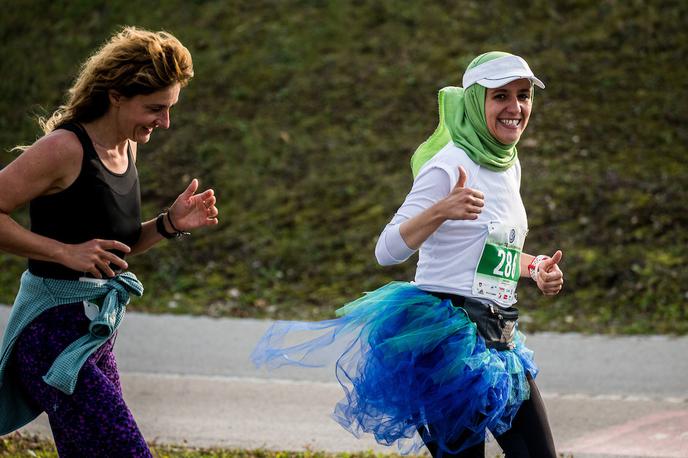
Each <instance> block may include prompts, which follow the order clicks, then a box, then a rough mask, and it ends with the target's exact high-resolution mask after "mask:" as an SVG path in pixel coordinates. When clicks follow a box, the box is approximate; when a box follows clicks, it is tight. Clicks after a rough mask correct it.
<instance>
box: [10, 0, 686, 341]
mask: <svg viewBox="0 0 688 458" xmlns="http://www.w3.org/2000/svg"><path fill="white" fill-rule="evenodd" d="M94 5H95V6H94ZM135 5H136V6H135ZM515 5H518V6H515ZM2 9H3V11H2V15H1V16H0V43H1V44H0V52H1V55H2V56H3V59H1V60H0V71H1V74H2V78H0V93H2V98H0V147H2V149H3V151H2V152H0V166H2V165H4V164H7V163H8V162H9V161H11V160H12V158H13V157H15V153H11V152H9V151H8V150H9V148H11V147H12V146H14V145H16V144H26V143H30V142H32V141H33V140H34V139H35V138H36V137H37V136H38V135H39V131H38V128H37V126H36V124H35V122H34V121H33V120H32V116H33V114H35V113H41V112H45V111H46V110H51V109H53V108H54V107H56V106H57V105H58V104H59V103H60V102H61V100H62V97H63V94H64V92H65V90H66V89H67V88H68V87H69V86H70V83H71V80H72V78H73V77H74V75H75V74H76V71H77V70H78V66H79V64H80V63H81V62H82V61H83V60H84V59H85V58H86V57H87V56H88V54H89V53H90V52H91V51H92V50H93V49H94V48H95V47H97V46H98V45H99V44H100V43H102V41H103V40H105V39H106V38H107V37H108V36H109V35H110V34H111V33H112V32H113V31H114V30H116V28H117V27H118V26H121V25H138V26H141V27H146V28H151V29H155V30H160V29H165V30H168V31H171V32H173V33H174V34H175V35H176V36H177V37H179V38H180V40H181V41H182V42H183V43H185V44H186V46H187V47H188V48H189V49H190V50H191V52H192V54H193V56H194V64H195V71H196V77H195V78H194V80H193V81H192V82H191V85H190V86H189V87H188V88H187V89H185V90H184V91H183V92H182V96H181V100H180V103H179V104H178V106H177V107H175V110H174V112H173V118H172V128H171V129H170V130H169V131H168V132H156V133H155V134H154V135H153V139H152V140H151V142H150V143H149V144H148V145H145V146H144V147H142V148H140V153H139V164H138V165H139V171H140V174H141V180H142V193H143V200H144V203H145V214H146V215H147V216H148V217H153V216H155V215H156V214H157V212H158V210H159V209H160V208H162V207H164V206H166V205H169V203H171V201H172V200H173V198H174V196H175V195H176V194H177V193H178V192H180V191H181V190H183V188H184V186H185V185H186V183H187V182H188V179H189V177H193V176H198V177H200V178H201V179H202V180H203V183H204V185H206V186H212V187H213V188H214V189H215V190H216V192H217V195H218V200H219V206H220V207H221V211H222V218H221V225H220V226H218V227H217V228H214V229H212V230H208V231H206V232H204V233H200V232H199V233H198V234H194V235H193V237H192V238H190V239H188V240H186V241H184V242H182V243H170V242H166V243H165V244H163V245H161V246H160V247H157V248H156V249H154V250H152V251H151V252H149V253H147V254H145V255H142V256H140V257H138V258H134V259H133V260H130V265H131V268H132V270H134V271H135V272H136V273H137V274H138V275H139V277H140V278H141V279H142V281H143V282H144V284H145V286H146V288H147V291H148V292H147V294H145V295H144V297H143V298H142V299H140V300H137V301H136V302H135V303H133V304H132V308H133V309H138V310H145V311H154V312H172V313H176V312H184V313H187V312H191V313H203V314H209V315H212V316H240V317H270V318H278V317H279V318H306V319H314V318H318V319H319V318H324V317H330V316H332V312H333V310H334V309H335V308H336V307H338V306H339V305H341V304H342V303H344V302H347V301H349V300H352V299H354V298H356V297H357V296H358V295H359V294H360V292H361V291H366V290H371V289H374V288H376V287H378V286H380V285H382V284H384V283H386V282H388V281H390V280H393V279H412V275H413V271H414V266H415V259H412V260H409V261H408V262H407V263H405V264H404V265H401V266H398V267H395V268H382V267H379V266H378V265H377V264H376V262H375V259H374V255H373V249H374V246H375V241H376V237H377V235H378V234H379V232H380V231H381V229H382V227H383V226H384V225H385V224H386V223H387V221H388V220H389V218H390V217H391V216H392V215H393V213H394V211H395V210H396V208H397V207H398V205H399V204H400V203H401V201H402V199H403V197H404V196H405V194H406V193H407V192H408V190H409V188H410V185H411V181H412V180H411V173H410V168H409V165H408V163H409V158H410V155H411V153H412V152H413V150H414V149H415V147H416V146H417V145H418V144H419V143H420V142H422V141H423V140H425V138H427V136H428V135H429V134H430V133H431V132H432V131H433V130H434V127H435V126H436V123H437V106H436V93H437V91H438V90H439V89H440V88H442V87H444V86H447V85H459V84H460V78H461V74H462V72H463V69H464V68H465V66H466V64H467V63H468V62H469V61H470V60H471V58H472V57H473V56H475V55H477V54H479V53H482V52H484V51H487V50H493V49H499V50H505V51H509V52H513V53H516V54H519V55H522V56H523V57H525V58H526V59H527V60H528V62H529V63H530V65H531V67H532V68H533V69H534V71H535V73H536V74H537V75H538V76H539V77H540V78H541V79H542V80H544V81H545V83H546V84H547V89H546V90H545V91H538V92H537V93H536V96H535V105H534V108H533V114H532V117H531V122H530V126H529V128H528V131H527V132H526V134H525V136H524V138H523V139H522V141H521V143H520V145H519V157H520V158H521V162H522V165H523V183H522V194H523V198H524V201H525V204H526V208H527V209H528V214H529V223H530V233H529V239H528V240H527V242H526V251H528V252H531V253H553V252H554V251H555V250H556V249H561V250H563V252H564V261H563V270H564V272H565V275H566V281H567V283H566V287H565V290H564V291H563V292H562V294H560V295H559V296H558V297H556V298H554V299H552V298H544V297H542V296H540V295H539V294H538V293H537V291H536V289H535V288H534V287H532V285H529V284H525V283H526V282H524V285H523V286H522V287H521V289H520V299H521V301H520V303H521V310H522V311H523V313H524V314H525V315H526V316H525V319H524V326H525V327H526V328H527V329H528V330H531V331H532V330H557V331H561V330H571V331H584V332H588V331H589V332H610V333H645V332H660V333H686V332H687V331H688V306H687V304H688V286H686V285H688V269H686V264H687V263H688V248H687V242H688V235H687V233H686V230H685V228H686V225H687V223H688V208H687V205H686V200H687V199H688V190H687V189H686V188H687V186H686V184H687V183H688V168H687V167H686V165H685V159H686V153H687V148H686V144H688V131H687V130H686V126H687V125H688V104H687V103H686V101H687V100H688V97H687V95H688V79H687V78H686V76H685V71H684V70H685V65H684V64H685V62H686V60H687V59H688V29H687V28H686V27H685V25H686V24H688V4H687V3H685V2H681V1H661V2H659V1H656V2H652V1H650V2H648V1H632V0H629V1H624V2H621V1H613V0H610V1H602V2H600V1H584V0H579V1H556V2H550V1H544V0H542V1H537V0H536V1H532V2H519V3H518V4H516V3H512V2H498V1H458V2H455V1H433V2H425V1H424V2H410V1H384V0H381V1H374V0H359V1H354V0H350V1H341V2H339V1H331V2H324V1H323V2H321V1H305V0H302V1H297V0H285V1H245V2H203V1H200V0H199V1H190V0H186V1H169V2H161V4H160V5H158V6H157V7H156V8H155V9H152V10H151V9H148V8H142V7H141V6H140V4H138V3H130V2H124V1H118V0H109V1H107V2H104V1H103V2H90V1H88V2H87V1H83V2H54V1H50V2H49V1H13V2H6V4H4V5H3V6H2ZM41 110H43V111H41ZM16 216H17V218H18V219H19V220H21V221H23V222H26V220H27V217H26V212H23V213H19V214H17V215H16ZM0 262H2V269H1V271H0V302H5V303H7V302H10V301H11V299H12V297H13V294H14V292H15V291H16V288H17V279H18V276H19V274H20V272H21V271H22V270H23V269H24V265H25V261H23V260H21V259H18V258H13V257H11V256H6V255H0Z"/></svg>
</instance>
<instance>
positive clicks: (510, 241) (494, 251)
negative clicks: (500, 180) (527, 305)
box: [472, 222, 528, 305]
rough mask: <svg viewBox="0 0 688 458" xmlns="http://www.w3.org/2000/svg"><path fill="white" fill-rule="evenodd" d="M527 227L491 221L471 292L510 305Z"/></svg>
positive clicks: (513, 296) (518, 276) (519, 267)
mask: <svg viewBox="0 0 688 458" xmlns="http://www.w3.org/2000/svg"><path fill="white" fill-rule="evenodd" d="M527 233H528V231H527V230H523V229H521V228H518V227H516V226H513V225H509V224H504V223H498V222H490V223H489V225H488V233H487V238H486V239H485V245H484V246H483V251H482V254H481V255H480V261H478V266H477V267H476V269H475V275H474V276H473V288H472V290H473V295H474V296H476V297H484V298H487V299H492V300H494V301H496V302H499V303H502V304H505V305H511V304H513V303H515V302H516V285H517V284H518V279H519V278H520V276H521V252H522V250H523V243H524V241H525V238H526V235H527Z"/></svg>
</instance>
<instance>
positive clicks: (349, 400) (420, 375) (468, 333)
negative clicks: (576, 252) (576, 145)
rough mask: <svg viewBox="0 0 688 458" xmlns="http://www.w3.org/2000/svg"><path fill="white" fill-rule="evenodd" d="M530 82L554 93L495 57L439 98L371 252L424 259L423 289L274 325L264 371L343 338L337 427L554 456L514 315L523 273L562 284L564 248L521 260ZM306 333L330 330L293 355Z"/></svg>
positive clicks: (392, 289) (446, 446) (407, 442)
mask: <svg viewBox="0 0 688 458" xmlns="http://www.w3.org/2000/svg"><path fill="white" fill-rule="evenodd" d="M534 85H535V86H538V87H540V88H544V84H542V82H541V81H540V80H539V79H538V78H536V77H535V76H534V75H533V72H532V71H531V70H530V68H529V67H528V64H527V63H526V62H525V61H524V60H523V59H521V58H520V57H518V56H514V55H511V54H507V53H502V52H490V53H486V54H483V55H481V56H478V57H477V58H476V59H474V60H473V62H471V64H470V65H469V66H468V68H467V70H466V72H465V74H464V77H463V88H457V87H447V88H444V89H442V90H441V91H440V93H439V105H440V122H439V126H438V127H437V130H436V131H435V132H434V133H433V135H432V136H431V137H430V138H429V139H428V140H427V141H425V142H424V143H423V144H421V145H420V146H419V147H418V149H417V150H416V152H415V153H414V155H413V158H412V160H411V166H412V170H413V175H414V182H413V187H412V189H411V191H410V192H409V194H408V195H407V196H406V199H405V201H404V203H403V204H402V206H401V207H400V208H399V210H398V211H397V213H396V214H395V215H394V217H393V218H392V220H391V222H390V223H389V224H388V225H387V226H386V227H385V229H384V231H383V232H382V234H381V235H380V238H379V240H378V243H377V247H376V250H375V254H376V257H377V259H378V262H379V263H380V264H382V265H391V264H397V263H400V262H404V261H405V260H406V259H408V258H409V257H410V256H411V255H412V254H413V253H415V252H416V251H417V250H419V251H420V253H419V260H418V266H417V269H416V276H415V281H414V282H411V283H406V282H394V283H391V284H389V285H386V286H384V287H382V288H380V289H378V290H376V291H373V292H371V293H368V294H366V295H365V296H363V297H362V298H360V299H358V300H356V301H354V302H352V303H350V304H348V305H346V306H345V307H343V308H342V309H340V310H339V311H338V314H339V315H341V317H340V318H338V319H335V320H330V321H326V322H322V323H298V322H279V323H276V324H275V326H273V327H272V328H271V329H270V330H269V331H268V333H267V334H266V335H265V337H264V338H263V340H262V341H261V343H260V344H259V345H258V347H257V348H256V350H255V352H254V355H253V359H254V361H255V362H256V363H257V364H263V363H264V364H267V365H268V366H272V367H275V366H281V365H282V364H301V365H309V364H311V362H312V361H313V359H314V357H316V356H317V355H318V353H316V350H323V349H326V348H329V347H328V346H329V344H330V343H331V342H332V341H334V340H337V341H344V342H345V343H346V347H345V348H347V350H346V351H345V352H344V353H343V354H342V355H341V356H340V357H339V358H338V359H337V377H338V379H339V381H340V382H341V384H342V386H343V387H344V389H345V392H346V395H347V396H346V398H345V399H343V400H342V401H341V402H340V403H339V404H338V405H337V408H336V409H335V412H334V418H335V420H337V421H338V422H339V423H340V424H342V426H344V427H345V428H347V429H348V430H350V431H351V432H352V433H354V434H357V435H358V433H360V432H370V433H373V434H374V435H375V438H376V439H377V441H378V442H380V443H383V444H388V445H389V444H392V443H397V444H398V445H399V446H400V448H401V449H402V451H417V450H418V449H419V448H420V447H421V446H422V445H423V444H425V445H426V446H427V448H428V449H429V450H430V452H431V453H432V455H433V456H435V457H437V456H445V457H446V456H452V457H462V458H467V457H484V441H485V437H486V431H487V430H489V431H491V432H492V434H493V435H494V436H495V437H496V439H497V441H498V443H499V444H500V446H501V447H502V449H503V451H504V452H505V454H506V456H507V458H511V457H533V458H534V457H537V458H548V457H555V456H556V453H555V451H554V444H553V440H552V434H551V431H550V428H549V424H548V421H547V416H546V413H545V409H544V405H543V403H542V399H541V397H540V395H539V392H538V390H537V387H536V386H535V383H534V381H533V380H534V378H535V376H536V375H537V372H538V369H537V367H536V366H535V363H534V362H533V356H532V352H531V351H530V350H528V349H527V348H526V347H525V346H524V337H523V335H522V334H521V333H520V332H518V330H517V325H516V322H517V318H518V310H517V309H516V308H515V307H514V306H513V305H514V304H515V303H516V285H517V282H518V279H519V278H520V277H521V276H522V275H523V276H530V277H531V278H532V279H533V280H534V281H535V283H536V285H537V287H538V288H539V289H540V290H541V291H542V292H543V293H544V294H546V295H555V294H558V293H559V291H560V290H561V288H562V286H563V275H562V273H561V270H560V269H559V266H558V264H559V262H560V260H561V257H562V253H561V251H556V253H555V254H554V255H553V256H552V257H548V256H544V255H540V256H531V255H528V254H525V253H523V251H522V250H523V244H524V240H525V237H526V234H527V232H528V222H527V217H526V211H525V208H524V207H523V202H522V200H521V196H520V193H519V190H520V183H521V167H520V163H519V161H518V154H517V150H516V143H517V142H518V140H519V138H520V136H521V134H522V132H523V131H524V129H525V128H526V126H527V124H528V119H529V117H530V111H531V108H532V100H533V86H534ZM297 330H298V331H302V330H320V331H323V330H325V331H327V334H326V335H325V336H321V337H319V338H317V339H314V340H311V341H309V342H305V343H302V344H299V345H293V346H288V347H285V346H284V345H283V344H282V338H283V337H284V336H285V335H286V334H288V333H290V332H293V331H297ZM340 348H341V347H340Z"/></svg>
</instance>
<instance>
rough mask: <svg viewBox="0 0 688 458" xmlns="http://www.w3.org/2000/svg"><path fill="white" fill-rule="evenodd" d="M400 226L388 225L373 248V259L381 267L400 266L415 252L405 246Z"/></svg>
mask: <svg viewBox="0 0 688 458" xmlns="http://www.w3.org/2000/svg"><path fill="white" fill-rule="evenodd" d="M400 227H401V224H395V225H388V226H387V227H386V228H385V230H384V231H382V234H380V238H379V239H378V241H377V245H376V246H375V257H376V258H377V262H378V263H379V264H380V265H382V266H391V265H394V264H400V263H402V262H404V261H406V260H407V259H408V258H410V257H411V255H412V254H413V253H415V252H416V250H414V249H411V248H409V247H408V245H406V242H405V241H404V239H403V238H402V237H401V232H399V229H400Z"/></svg>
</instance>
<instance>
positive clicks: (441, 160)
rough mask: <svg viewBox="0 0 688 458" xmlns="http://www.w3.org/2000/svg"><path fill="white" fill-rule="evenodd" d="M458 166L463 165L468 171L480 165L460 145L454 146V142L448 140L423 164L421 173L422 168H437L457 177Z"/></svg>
mask: <svg viewBox="0 0 688 458" xmlns="http://www.w3.org/2000/svg"><path fill="white" fill-rule="evenodd" d="M459 167H463V168H464V169H466V171H467V172H469V173H470V172H472V171H475V170H477V169H478V168H479V167H480V166H479V165H478V164H476V163H475V162H473V160H471V158H470V157H468V155H467V154H466V152H465V151H464V150H463V149H462V148H461V147H460V146H456V145H455V144H454V142H451V141H450V142H448V143H447V144H446V145H445V146H444V147H443V148H442V149H441V150H439V151H438V152H437V154H436V155H435V156H434V157H433V158H432V159H430V160H429V161H428V162H427V163H426V164H425V165H424V166H423V168H422V169H421V173H422V171H423V170H430V169H433V168H439V169H443V170H445V171H447V173H448V174H449V175H450V177H454V176H455V178H456V179H458V169H459Z"/></svg>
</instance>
